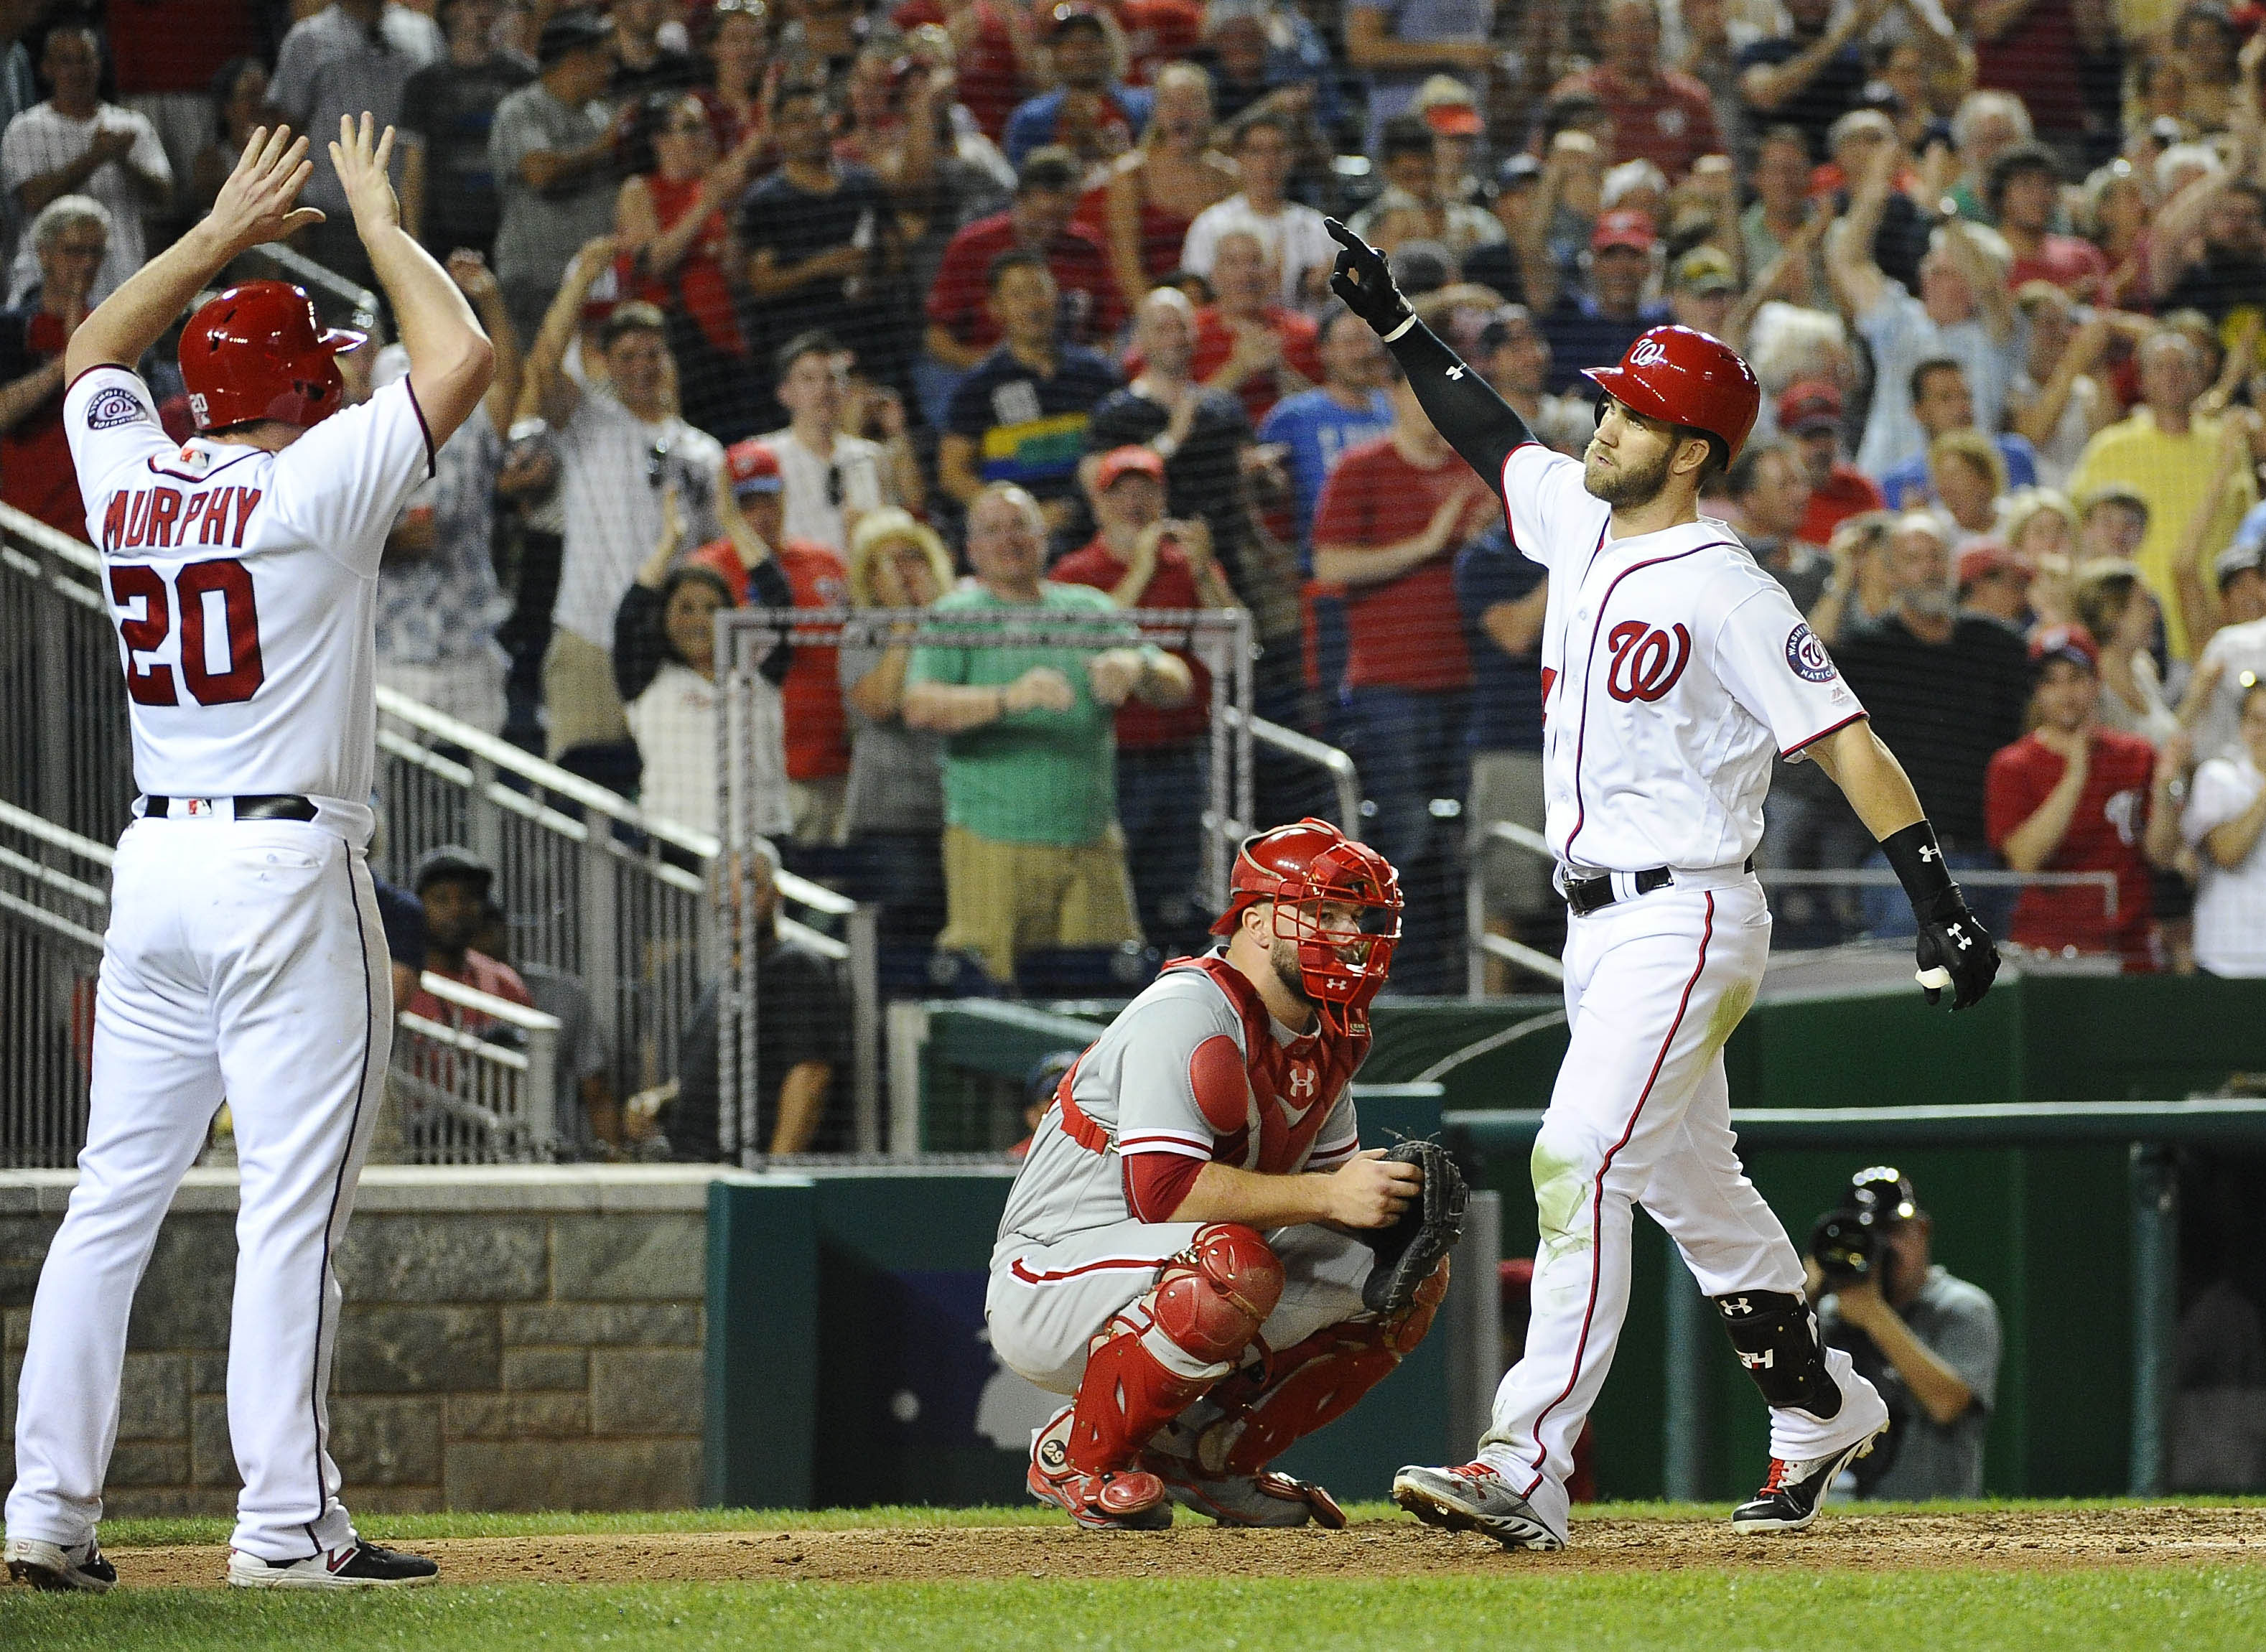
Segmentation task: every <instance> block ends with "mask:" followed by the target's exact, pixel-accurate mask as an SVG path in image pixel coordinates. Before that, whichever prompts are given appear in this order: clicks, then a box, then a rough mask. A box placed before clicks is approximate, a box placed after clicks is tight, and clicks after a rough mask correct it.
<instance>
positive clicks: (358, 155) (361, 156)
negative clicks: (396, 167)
mask: <svg viewBox="0 0 2266 1652" xmlns="http://www.w3.org/2000/svg"><path fill="white" fill-rule="evenodd" d="M392 159H393V128H391V127H388V128H385V130H384V132H382V133H381V132H379V131H378V130H377V121H376V117H375V116H373V115H372V114H371V113H369V111H368V110H367V109H365V110H364V111H362V121H361V124H360V125H359V126H357V125H356V124H355V118H354V116H352V115H350V114H342V115H340V117H339V136H338V141H337V142H336V143H333V144H332V145H331V164H332V165H333V166H335V167H337V168H338V170H339V184H340V186H341V187H342V188H344V189H345V191H346V192H347V206H348V207H349V208H352V209H353V212H354V221H355V229H357V230H361V231H362V237H363V238H364V239H365V240H366V239H368V238H369V236H370V235H372V234H373V233H375V232H376V231H377V230H390V229H392V228H394V227H395V226H397V225H398V224H399V223H400V222H401V203H400V202H399V201H396V200H395V199H394V197H393V179H392V176H391V173H389V172H387V170H386V168H387V166H388V164H390V163H391V161H392Z"/></svg>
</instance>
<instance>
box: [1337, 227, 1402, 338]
mask: <svg viewBox="0 0 2266 1652" xmlns="http://www.w3.org/2000/svg"><path fill="white" fill-rule="evenodd" d="M1322 225H1323V227H1324V228H1325V229H1327V230H1329V232H1330V238H1331V239H1332V240H1333V241H1335V242H1336V243H1337V244H1338V259H1337V263H1336V264H1335V265H1334V266H1333V267H1332V268H1331V271H1330V290H1331V291H1332V292H1334V293H1335V294H1336V295H1337V296H1339V298H1341V300H1343V301H1344V303H1345V307H1346V308H1347V309H1349V310H1350V311H1353V312H1354V314H1356V315H1357V316H1359V317H1360V318H1362V319H1363V321H1366V322H1367V323H1369V325H1371V327H1372V328H1374V329H1375V330H1376V332H1377V333H1378V334H1379V335H1380V336H1381V335H1383V334H1385V333H1390V332H1392V330H1393V328H1395V327H1397V326H1399V325H1400V324H1401V323H1402V322H1404V321H1406V320H1407V319H1408V318H1409V317H1411V316H1413V315H1414V314H1415V311H1413V310H1411V309H1410V308H1409V307H1408V301H1407V299H1406V298H1403V297H1402V296H1400V288H1398V287H1396V286H1395V285H1393V281H1392V267H1391V266H1390V265H1388V264H1386V263H1385V254H1384V253H1382V252H1378V250H1377V249H1376V248H1375V247H1373V246H1371V245H1370V244H1369V243H1368V242H1366V241H1364V240H1363V239H1362V238H1360V237H1359V236H1357V235H1356V234H1355V233H1354V232H1353V231H1352V230H1349V229H1347V228H1346V227H1345V225H1343V224H1342V223H1339V222H1338V221H1337V220H1336V219H1335V218H1325V219H1323V220H1322Z"/></svg>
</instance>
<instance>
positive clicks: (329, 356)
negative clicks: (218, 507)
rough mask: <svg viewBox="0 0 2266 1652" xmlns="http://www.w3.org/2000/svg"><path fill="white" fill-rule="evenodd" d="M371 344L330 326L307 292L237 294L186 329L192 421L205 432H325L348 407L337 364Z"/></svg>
mask: <svg viewBox="0 0 2266 1652" xmlns="http://www.w3.org/2000/svg"><path fill="white" fill-rule="evenodd" d="M366 336H367V335H365V334H363V333H355V332H352V331H349V330H347V329H344V328H340V327H328V328H326V327H325V326H323V325H321V323H320V322H319V321H318V320H317V319H316V317H315V301H314V300H313V299H311V298H310V297H308V296H307V289H305V288H303V287H295V286H293V285H292V284H291V283H290V282H289V281H245V282H243V283H241V284H239V285H238V286H235V287H231V288H230V289H228V290H227V291H226V292H224V293H223V294H221V296H219V297H217V298H216V299H214V300H213V301H212V302H211V303H208V304H206V305H205V306H204V308H202V309H201V310H200V311H197V313H196V314H194V316H191V317H190V318H189V324H188V325H186V326H185V327H183V328H182V329H181V380H182V383H183V384H186V386H187V387H188V392H189V416H190V418H191V419H193V420H194V421H195V423H196V427H197V428H198V430H199V431H206V430H217V429H220V428H223V426H227V425H234V424H242V423H244V422H245V421H246V420H252V419H280V420H282V421H283V422H284V423H285V424H287V425H300V426H306V425H313V424H320V423H321V422H322V421H323V420H325V419H327V418H329V417H330V416H331V415H332V414H333V413H336V412H338V410H339V409H340V407H342V406H345V405H346V383H345V381H344V380H343V379H341V378H340V376H339V364H338V362H337V361H336V359H335V358H336V357H337V355H338V354H339V353H340V351H341V350H351V349H353V348H354V347H355V346H356V345H358V344H360V343H362V340H363V339H364V338H365V337H366Z"/></svg>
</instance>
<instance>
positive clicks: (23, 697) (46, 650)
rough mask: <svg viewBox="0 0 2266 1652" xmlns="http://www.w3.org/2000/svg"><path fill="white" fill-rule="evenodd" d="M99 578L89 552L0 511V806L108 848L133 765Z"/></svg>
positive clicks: (15, 513)
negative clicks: (0, 709)
mask: <svg viewBox="0 0 2266 1652" xmlns="http://www.w3.org/2000/svg"><path fill="white" fill-rule="evenodd" d="M101 578H102V563H101V559H99V557H98V556H96V554H95V552H94V549H93V547H92V546H91V545H85V544H84V543H83V542H81V541H79V540H77V539H74V538H72V537H70V536H69V534H66V533H58V532H56V531H55V530H54V529H53V528H50V527H48V525H47V524H46V523H41V522H35V521H33V519H32V518H31V517H29V516H26V515H24V513H23V512H21V511H19V510H17V509H15V508H12V507H10V506H6V505H0V705H6V706H7V707H8V708H9V709H8V714H7V715H6V716H5V717H0V800H4V801H6V802H10V803H13V804H15V805H16V806H17V807H18V808H26V809H29V810H31V811H33V813H34V814H37V815H42V816H44V817H45V818H46V819H47V820H48V821H49V822H53V823H54V824H55V825H56V826H59V827H62V828H63V829H65V830H69V831H73V832H77V833H78V834H79V835H80V836H82V837H91V838H93V839H94V840H96V841H97V842H99V843H115V842H116V841H117V840H118V834H119V833H120V832H121V831H123V830H125V829H126V821H127V816H128V810H129V808H130V806H131V805H132V803H133V800H134V755H133V748H132V745H131V743H130V742H129V740H128V734H127V726H126V677H125V674H124V672H122V671H121V669H119V663H118V636H117V632H115V631H114V630H113V628H112V626H111V623H110V610H109V608H108V606H107V604H106V603H105V602H104V600H103V596H102V587H101V583H100V581H101Z"/></svg>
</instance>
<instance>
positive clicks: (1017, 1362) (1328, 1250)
mask: <svg viewBox="0 0 2266 1652" xmlns="http://www.w3.org/2000/svg"><path fill="white" fill-rule="evenodd" d="M1210 1225H1211V1224H1209V1223H1203V1222H1113V1223H1111V1224H1108V1225H1107V1226H1106V1227H1096V1228H1087V1229H1085V1231H1084V1232H1078V1233H1073V1234H1071V1236H1070V1237H1069V1238H1067V1239H1058V1240H1056V1242H1055V1243H1053V1244H1051V1245H1042V1244H1040V1243H1039V1242H1038V1241H1037V1240H1035V1239H1027V1238H1026V1237H1024V1236H1023V1235H1021V1234H1020V1233H1010V1234H1007V1235H1005V1237H1004V1238H1002V1239H1000V1241H999V1243H998V1246H997V1247H996V1248H994V1250H993V1251H992V1253H991V1285H990V1290H988V1291H987V1292H986V1293H985V1296H984V1300H983V1317H984V1318H985V1319H987V1320H989V1321H990V1327H991V1351H992V1352H993V1353H995V1354H997V1355H998V1356H999V1359H1000V1362H1001V1363H1003V1364H1005V1366H1006V1367H1007V1368H1008V1369H1009V1370H1010V1371H1015V1372H1018V1373H1019V1374H1020V1375H1022V1376H1024V1377H1027V1378H1030V1380H1031V1381H1033V1382H1034V1383H1036V1384H1037V1385H1039V1386H1040V1387H1042V1388H1046V1389H1050V1390H1052V1391H1053V1392H1054V1393H1058V1394H1074V1393H1077V1392H1078V1380H1079V1378H1082V1377H1084V1376H1085V1354H1086V1344H1087V1343H1089V1342H1091V1341H1093V1338H1094V1336H1095V1334H1097V1333H1098V1332H1100V1329H1101V1328H1102V1327H1104V1326H1106V1325H1107V1324H1108V1323H1109V1319H1110V1316H1111V1315H1113V1314H1115V1313H1116V1312H1118V1311H1119V1310H1120V1309H1122V1308H1123V1307H1124V1306H1125V1305H1127V1304H1128V1303H1129V1302H1132V1301H1134V1300H1135V1299H1136V1298H1137V1297H1140V1296H1141V1295H1142V1294H1143V1293H1144V1292H1145V1291H1146V1290H1148V1289H1149V1287H1150V1286H1151V1285H1153V1284H1155V1283H1157V1271H1158V1269H1159V1268H1162V1267H1163V1266H1164V1265H1165V1263H1166V1262H1167V1261H1170V1260H1171V1259H1172V1257H1173V1255H1174V1254H1177V1253H1179V1252H1181V1251H1183V1250H1186V1249H1187V1248H1188V1246H1189V1244H1190V1243H1191V1242H1192V1241H1193V1240H1194V1239H1195V1235H1196V1230H1197V1229H1198V1228H1201V1227H1207V1226H1210ZM1265 1237H1266V1239H1267V1243H1268V1246H1269V1247H1270V1248H1271V1249H1272V1250H1273V1251H1274V1253H1275V1254H1276V1258H1277V1260H1279V1261H1281V1262H1282V1264H1283V1295H1282V1298H1281V1299H1280V1300H1279V1301H1278V1302H1276V1305H1275V1312H1273V1313H1271V1314H1269V1315H1268V1317H1267V1322H1266V1323H1265V1324H1264V1325H1262V1326H1261V1327H1259V1336H1260V1340H1261V1341H1263V1342H1265V1343H1266V1345H1267V1346H1268V1348H1270V1349H1280V1348H1289V1347H1290V1345H1291V1344H1293V1343H1294V1342H1302V1341H1305V1339H1306V1338H1308V1337H1310V1336H1312V1334H1314V1333H1315V1332H1317V1331H1319V1330H1320V1329H1321V1328H1322V1327H1324V1326H1326V1325H1335V1324H1337V1323H1338V1322H1339V1321H1341V1320H1343V1319H1351V1318H1353V1316H1354V1315H1356V1313H1359V1312H1362V1302H1361V1287H1362V1282H1363V1280H1365V1279H1367V1278H1368V1277H1369V1270H1370V1267H1371V1264H1372V1263H1373V1262H1374V1261H1376V1259H1377V1254H1376V1253H1375V1252H1374V1251H1372V1250H1371V1249H1370V1247H1369V1246H1367V1245H1365V1244H1363V1242H1362V1241H1361V1240H1359V1239H1353V1238H1350V1237H1349V1236H1348V1235H1346V1234H1343V1233H1340V1232H1335V1231H1334V1230H1333V1229H1330V1228H1326V1227H1316V1226H1313V1225H1312V1224H1301V1225H1299V1226H1297V1227H1278V1228H1276V1229H1274V1230H1273V1231H1272V1232H1268V1234H1267V1235H1266V1236H1265Z"/></svg>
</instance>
